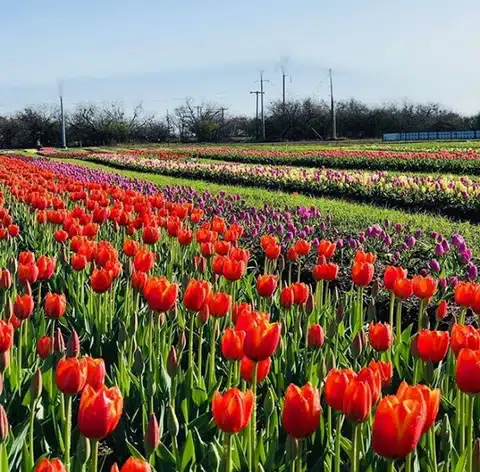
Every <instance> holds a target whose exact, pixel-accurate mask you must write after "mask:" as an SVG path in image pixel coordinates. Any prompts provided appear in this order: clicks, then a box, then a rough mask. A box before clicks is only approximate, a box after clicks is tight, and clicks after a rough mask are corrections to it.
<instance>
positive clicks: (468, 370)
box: [455, 349, 480, 395]
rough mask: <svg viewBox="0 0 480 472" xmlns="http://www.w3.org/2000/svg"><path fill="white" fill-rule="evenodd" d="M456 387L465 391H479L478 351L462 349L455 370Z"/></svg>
mask: <svg viewBox="0 0 480 472" xmlns="http://www.w3.org/2000/svg"><path fill="white" fill-rule="evenodd" d="M455 381H456V383H457V387H458V388H459V389H460V390H461V391H462V392H465V393H469V394H473V395H477V394H478V393H480V351H478V350H472V349H462V350H461V351H460V353H459V354H458V357H457V365H456V370H455Z"/></svg>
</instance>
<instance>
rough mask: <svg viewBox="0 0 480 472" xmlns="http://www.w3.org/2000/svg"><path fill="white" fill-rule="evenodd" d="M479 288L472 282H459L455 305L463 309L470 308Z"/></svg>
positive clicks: (456, 286) (456, 289)
mask: <svg viewBox="0 0 480 472" xmlns="http://www.w3.org/2000/svg"><path fill="white" fill-rule="evenodd" d="M476 290H477V287H476V285H475V284H474V283H472V282H459V283H458V284H457V285H455V303H456V304H457V305H460V306H461V307H462V308H469V307H470V306H471V305H472V302H473V300H474V298H475V292H476Z"/></svg>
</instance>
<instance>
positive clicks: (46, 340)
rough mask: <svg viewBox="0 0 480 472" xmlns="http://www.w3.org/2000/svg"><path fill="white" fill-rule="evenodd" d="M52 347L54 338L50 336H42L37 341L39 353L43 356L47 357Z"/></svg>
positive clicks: (43, 357)
mask: <svg viewBox="0 0 480 472" xmlns="http://www.w3.org/2000/svg"><path fill="white" fill-rule="evenodd" d="M51 349H52V338H50V336H42V337H41V338H40V339H39V340H38V341H37V354H38V355H39V356H40V357H41V358H42V359H46V358H47V357H48V356H49V355H50V352H51Z"/></svg>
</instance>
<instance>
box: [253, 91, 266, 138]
mask: <svg viewBox="0 0 480 472" xmlns="http://www.w3.org/2000/svg"><path fill="white" fill-rule="evenodd" d="M262 93H263V92H261V91H260V90H255V91H254V92H250V94H255V128H256V135H257V141H258V139H259V137H260V136H259V133H258V96H259V95H261V94H262Z"/></svg>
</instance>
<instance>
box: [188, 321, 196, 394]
mask: <svg viewBox="0 0 480 472" xmlns="http://www.w3.org/2000/svg"><path fill="white" fill-rule="evenodd" d="M194 329H195V316H194V314H193V313H190V333H189V337H188V372H189V374H188V375H189V380H190V382H189V387H190V389H192V390H193V333H194Z"/></svg>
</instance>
